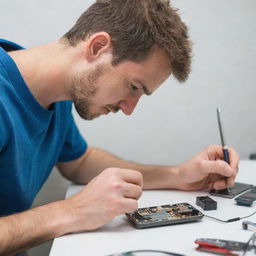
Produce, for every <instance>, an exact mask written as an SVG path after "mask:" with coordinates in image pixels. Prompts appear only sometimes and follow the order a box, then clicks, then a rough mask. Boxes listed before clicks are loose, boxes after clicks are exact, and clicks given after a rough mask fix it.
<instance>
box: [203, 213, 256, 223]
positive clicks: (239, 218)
mask: <svg viewBox="0 0 256 256" xmlns="http://www.w3.org/2000/svg"><path fill="white" fill-rule="evenodd" d="M255 213H256V211H254V212H253V213H251V214H249V215H247V216H244V217H236V218H232V219H228V220H222V219H218V218H215V217H212V216H209V215H206V214H204V216H205V217H207V218H210V219H213V220H217V221H220V222H225V223H228V222H235V221H238V220H242V219H246V218H249V217H251V216H253V215H254V214H255Z"/></svg>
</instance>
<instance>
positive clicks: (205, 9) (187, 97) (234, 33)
mask: <svg viewBox="0 0 256 256" xmlns="http://www.w3.org/2000/svg"><path fill="white" fill-rule="evenodd" d="M92 2H94V1H92V0H90V1H86V0H84V1H82V0H73V1H68V0H55V1H50V0H37V1H33V0H26V1H19V0H0V37H2V38H7V39H9V40H13V41H15V42H17V43H20V44H22V45H24V46H26V47H33V46H36V45H39V44H43V43H46V42H49V41H51V40H55V39H57V38H59V37H60V36H62V35H63V34H64V33H65V32H66V31H67V30H68V29H69V28H70V27H71V26H72V25H73V23H74V22H75V21H76V19H77V18H78V16H79V15H80V14H81V13H82V12H83V11H84V10H85V9H86V8H87V7H88V6H89V5H90V4H91V3H92ZM172 2H173V5H174V6H175V7H177V8H179V9H180V13H181V16H182V18H183V20H184V21H185V22H186V23H187V24H188V26H189V28H190V36H191V38H192V40H193V43H194V58H193V66H192V73H191V76H190V79H189V80H188V81H187V82H186V83H185V84H183V85H179V84H178V83H177V82H176V81H174V80H173V79H169V80H168V81H167V82H165V84H164V85H163V86H162V87H161V88H160V89H159V90H158V91H157V92H156V93H154V95H152V96H150V97H143V98H142V99H141V101H140V103H139V104H138V107H137V109H136V110H135V113H134V114H133V115H132V116H130V117H127V116H124V115H123V114H121V113H120V114H119V113H118V114H116V115H109V116H107V117H101V118H99V119H97V120H95V121H90V122H87V121H83V120H81V119H79V117H78V116H77V115H76V114H75V119H76V120H77V123H78V126H79V127H80V130H81V133H82V134H83V135H84V136H85V137H86V138H87V140H88V142H89V144H91V145H95V146H99V147H102V148H104V149H106V150H108V151H111V152H113V153H116V154H117V155H119V156H121V157H124V158H126V159H130V160H134V161H140V162H143V163H155V164H178V163H180V162H182V161H184V160H186V159H188V158H190V157H191V156H193V155H194V154H195V153H196V152H199V151H201V150H202V149H203V148H204V147H205V146H207V145H209V144H219V143H220V138H219V132H218V126H217V119H216V107H217V106H219V107H220V108H222V121H223V126H224V130H225V137H226V142H227V144H228V145H230V146H233V147H234V148H235V149H236V150H237V151H238V152H239V153H240V156H241V158H248V155H249V154H250V153H251V152H256V103H255V99H256V88H255V73H256V18H255V10H256V1H255V0H214V1H213V0H190V1H187V0H173V1H172ZM67 184H68V183H67V182H66V181H64V180H63V179H61V178H60V176H58V175H57V174H56V173H54V174H53V175H52V176H51V177H50V179H49V182H48V184H46V186H45V188H44V190H43V191H42V192H41V194H40V195H39V197H38V199H37V201H36V203H35V205H37V204H40V203H42V202H48V201H49V200H54V199H55V200H57V199H58V198H60V197H62V196H63V191H64V190H65V189H66V186H67ZM56 188H59V189H58V193H56ZM47 247H49V244H47V245H46V246H45V248H43V247H39V248H37V249H34V250H32V251H31V252H32V255H47V250H48V249H47ZM40 251H41V252H40ZM40 253H41V254H40Z"/></svg>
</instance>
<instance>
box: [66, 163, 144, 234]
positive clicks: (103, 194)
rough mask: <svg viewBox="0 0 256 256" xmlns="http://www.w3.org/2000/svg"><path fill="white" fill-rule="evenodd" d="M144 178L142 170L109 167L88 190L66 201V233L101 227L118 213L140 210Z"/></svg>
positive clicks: (89, 184)
mask: <svg viewBox="0 0 256 256" xmlns="http://www.w3.org/2000/svg"><path fill="white" fill-rule="evenodd" d="M142 187H143V180H142V175H141V173H140V172H138V171H134V170H130V169H120V168H107V169H105V170H104V171H103V172H102V173H101V174H99V175H98V176H97V177H95V178H94V179H93V180H92V181H91V182H89V183H88V184H87V185H86V186H85V188H84V189H82V190H81V191H80V192H78V193H77V194H75V195H73V196H71V197H69V198H67V199H66V200H64V201H62V203H63V210H64V211H63V214H64V216H65V217H66V218H68V220H69V221H68V223H69V224H68V226H66V230H63V232H64V233H69V232H78V231H85V230H93V229H97V228H99V227H101V226H103V225H104V224H106V223H107V222H109V221H110V220H112V219H113V218H114V217H116V216H117V215H120V214H123V213H128V212H133V211H135V210H137V208H138V203H137V200H138V199H139V197H140V196H141V194H142Z"/></svg>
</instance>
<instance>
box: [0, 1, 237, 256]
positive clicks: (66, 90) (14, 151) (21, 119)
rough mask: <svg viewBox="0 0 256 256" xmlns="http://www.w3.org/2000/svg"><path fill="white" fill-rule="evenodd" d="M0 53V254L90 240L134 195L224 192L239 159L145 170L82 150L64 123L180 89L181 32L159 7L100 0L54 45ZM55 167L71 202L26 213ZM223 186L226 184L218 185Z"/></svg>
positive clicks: (11, 46)
mask: <svg viewBox="0 0 256 256" xmlns="http://www.w3.org/2000/svg"><path fill="white" fill-rule="evenodd" d="M0 44H1V46H2V48H0V86H1V94H0V111H1V115H0V215H1V216H2V217H1V218H0V227H1V233H0V254H1V255H7V254H10V255H13V254H15V253H19V252H22V251H24V250H26V249H28V248H30V247H32V246H34V245H37V244H39V243H42V242H44V241H47V240H50V239H52V238H54V237H58V236H61V235H64V234H66V233H70V232H79V231H88V230H94V229H97V228H99V227H101V226H102V225H104V224H105V223H107V222H109V221H110V220H111V219H112V218H114V217H115V216H117V215H119V214H123V213H126V212H132V211H134V210H136V209H137V206H138V204H137V200H138V199H139V197H140V196H141V194H142V189H183V190H200V189H205V188H215V189H223V188H225V187H226V186H227V185H228V186H232V185H233V183H234V180H235V176H236V173H237V166H238V155H237V153H236V152H235V151H234V150H233V149H231V148H230V149H229V153H230V165H228V164H227V163H226V162H224V161H223V160H222V159H223V154H222V148H221V147H219V146H210V147H208V148H207V149H205V150H204V151H203V152H202V153H200V154H198V155H197V156H195V157H194V158H192V159H191V160H189V161H187V162H185V163H183V164H181V165H179V166H147V165H141V164H137V163H132V162H128V161H125V160H122V159H120V158H118V157H116V156H114V155H112V154H109V153H107V152H104V151H103V150H100V149H97V148H93V147H88V146H87V144H86V142H85V141H84V139H83V138H82V137H81V135H80V134H79V132H78V130H77V127H76V125H75V123H74V121H73V118H72V115H71V101H73V102H74V105H75V108H76V110H77V112H78V113H79V115H80V116H81V117H82V118H84V119H86V120H92V119H94V118H96V117H98V116H100V115H102V114H108V113H109V112H113V113H115V112H117V111H118V110H121V111H123V112H124V114H126V115H130V114H131V113H132V112H133V110H134V108H135V106H136V104H137V102H138V101H139V99H140V97H141V96H142V95H144V94H146V95H150V94H152V93H153V92H154V91H155V90H156V89H157V88H158V87H159V86H160V85H161V84H162V83H163V82H164V81H165V80H166V79H167V78H168V77H169V76H170V75H171V74H173V75H174V76H175V77H176V78H177V79H178V80H179V81H185V80H186V79H187V77H188V74H189V71H190V58H191V47H190V41H189V40H188V36H187V28H186V26H185V24H184V23H183V22H182V21H181V20H180V18H179V16H178V15H177V13H176V11H175V10H174V9H172V8H171V7H170V6H169V3H168V2H167V1H165V0H98V1H97V2H96V3H95V4H93V5H92V6H91V7H90V8H89V9H88V10H87V11H86V12H85V13H84V14H83V15H82V16H81V17H80V18H79V19H78V21H77V23H76V24H75V26H74V27H73V28H72V29H71V30H70V31H69V32H68V33H66V34H65V35H64V37H63V38H61V39H60V40H57V41H55V42H52V43H49V44H46V45H42V46H39V47H36V48H33V49H28V50H25V49H23V48H22V47H20V46H19V45H17V44H15V43H12V42H9V41H6V40H1V43H0ZM55 164H57V166H58V168H59V170H60V172H61V173H62V175H64V176H65V177H67V178H68V179H70V180H71V181H74V182H78V183H84V184H87V185H86V186H85V188H84V189H83V190H82V191H80V192H79V193H78V194H76V195H74V196H72V197H70V198H68V199H66V200H61V201H57V202H53V203H50V204H47V205H43V206H41V207H37V208H34V209H31V210H29V208H30V206H31V203H32V201H33V199H34V197H35V196H36V194H37V192H38V191H39V189H40V187H41V186H42V184H43V183H44V181H45V180H46V178H47V177H48V175H49V173H50V171H51V169H52V168H53V166H54V165H55ZM226 178H227V179H226Z"/></svg>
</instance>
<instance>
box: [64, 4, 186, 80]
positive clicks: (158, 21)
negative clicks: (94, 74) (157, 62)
mask: <svg viewBox="0 0 256 256" xmlns="http://www.w3.org/2000/svg"><path fill="white" fill-rule="evenodd" d="M99 31H105V32H107V33H108V34H109V35H110V36H111V40H112V47H113V62H112V64H113V65H117V64H118V63H120V62H121V61H125V60H131V61H141V60H143V59H145V58H146V57H147V56H148V55H149V54H150V50H151V49H152V47H153V46H155V45H157V46H160V47H161V48H163V49H165V51H166V52H167V54H168V56H169V59H170V64H171V70H172V73H173V75H174V77H175V78H176V79H177V80H179V81H185V80H186V79H187V78H188V74H189V72H190V64H191V43H190V41H189V39H188V32H187V27H186V25H185V24H184V23H183V22H182V21H181V19H180V17H179V15H178V14H177V9H174V8H172V7H171V6H170V3H169V1H168V0H97V1H96V2H95V3H94V4H93V5H91V6H90V7H89V8H88V9H87V10H86V11H85V12H84V13H83V14H82V15H81V17H80V18H79V19H78V20H77V22H76V24H75V25H74V26H73V27H72V28H71V29H70V31H68V32H67V33H66V34H65V35H64V38H65V39H67V40H68V42H69V44H70V45H71V46H76V45H77V44H78V43H79V42H80V41H81V40H85V39H86V38H87V37H88V36H90V35H92V34H93V33H95V32H99Z"/></svg>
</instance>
